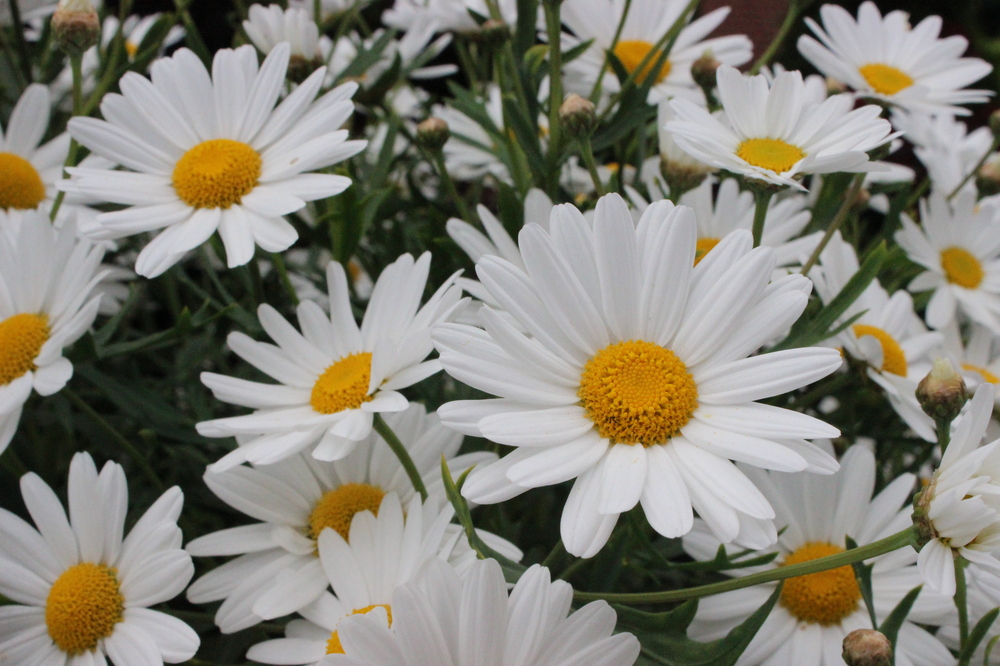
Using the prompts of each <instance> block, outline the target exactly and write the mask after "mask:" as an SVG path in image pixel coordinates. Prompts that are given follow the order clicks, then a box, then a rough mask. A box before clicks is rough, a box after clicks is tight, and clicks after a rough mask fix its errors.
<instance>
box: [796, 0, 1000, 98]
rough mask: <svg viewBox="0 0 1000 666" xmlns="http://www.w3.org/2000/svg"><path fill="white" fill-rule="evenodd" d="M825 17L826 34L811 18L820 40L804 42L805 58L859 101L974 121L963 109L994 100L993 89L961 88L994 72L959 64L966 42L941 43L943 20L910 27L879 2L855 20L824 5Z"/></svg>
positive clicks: (975, 61)
mask: <svg viewBox="0 0 1000 666" xmlns="http://www.w3.org/2000/svg"><path fill="white" fill-rule="evenodd" d="M820 16H821V18H822V19H823V26H822V27H820V26H819V25H818V24H817V23H816V22H815V21H813V20H812V19H809V18H807V19H806V25H808V26H809V29H810V30H812V31H813V33H814V34H815V35H816V36H817V37H819V41H816V40H815V39H813V38H812V37H810V36H809V35H803V36H802V37H800V38H799V44H798V46H799V51H800V52H801V53H802V55H803V56H805V58H806V59H807V60H809V62H811V63H812V64H814V65H815V66H816V68H817V69H819V70H820V71H821V72H823V73H824V74H826V75H827V76H831V77H833V78H834V79H837V80H838V81H842V82H843V83H845V84H847V85H848V86H850V87H851V88H853V89H854V90H856V91H858V93H859V94H860V95H863V96H865V97H873V98H875V99H880V100H883V101H885V102H888V103H890V104H894V105H898V106H901V107H903V108H905V109H911V110H914V111H921V112H923V113H947V114H958V115H968V114H969V111H968V110H967V109H963V108H961V107H960V106H958V105H960V104H969V103H972V102H985V101H986V100H987V99H989V96H990V92H989V91H987V90H963V88H965V86H967V85H969V84H971V83H974V82H975V81H978V80H979V79H981V78H983V77H984V76H986V75H987V74H989V73H990V72H991V71H992V70H993V68H992V67H991V66H990V64H989V63H987V62H986V61H985V60H980V59H979V58H962V57H961V55H962V54H963V53H964V52H965V49H966V47H967V46H968V45H969V42H968V40H966V39H965V37H962V36H959V35H953V36H951V37H946V38H945V39H938V35H939V34H940V32H941V17H940V16H928V17H927V18H925V19H924V20H923V21H921V22H920V23H919V24H917V26H916V27H914V28H911V27H910V20H909V15H908V14H907V13H906V12H903V11H900V10H896V11H893V12H889V13H888V14H886V15H885V16H884V17H883V16H882V14H881V13H879V10H878V7H876V6H875V3H874V2H864V3H862V4H861V6H860V7H859V8H858V18H857V20H855V19H854V17H853V16H851V15H850V13H849V12H848V11H847V10H846V9H844V8H843V7H839V6H837V5H823V6H822V7H821V8H820ZM820 42H822V43H820Z"/></svg>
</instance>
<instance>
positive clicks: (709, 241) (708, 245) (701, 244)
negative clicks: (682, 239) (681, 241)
mask: <svg viewBox="0 0 1000 666" xmlns="http://www.w3.org/2000/svg"><path fill="white" fill-rule="evenodd" d="M720 240H722V239H721V238H699V239H698V242H697V243H696V244H695V246H694V247H695V249H694V265H695V266H697V265H698V264H699V263H701V260H702V259H704V258H705V255H706V254H708V253H709V252H711V251H712V248H714V247H715V246H716V245H718V244H719V241H720Z"/></svg>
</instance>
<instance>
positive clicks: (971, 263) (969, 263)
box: [941, 245, 986, 289]
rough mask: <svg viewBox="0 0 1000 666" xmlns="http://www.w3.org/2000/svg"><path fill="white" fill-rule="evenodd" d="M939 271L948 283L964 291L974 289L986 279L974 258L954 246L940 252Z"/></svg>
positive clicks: (962, 249)
mask: <svg viewBox="0 0 1000 666" xmlns="http://www.w3.org/2000/svg"><path fill="white" fill-rule="evenodd" d="M941 270H943V271H944V277H945V279H946V280H948V282H950V283H952V284H957V285H958V286H959V287H965V288H966V289H975V288H976V287H978V286H979V285H980V283H981V282H982V281H983V278H984V277H986V271H984V270H983V265H982V264H981V263H980V262H979V260H978V259H976V256H975V255H974V254H972V253H971V252H969V251H968V250H966V249H964V248H961V247H955V246H954V245H952V246H951V247H948V248H945V249H944V250H942V251H941Z"/></svg>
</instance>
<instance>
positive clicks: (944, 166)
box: [892, 109, 993, 194]
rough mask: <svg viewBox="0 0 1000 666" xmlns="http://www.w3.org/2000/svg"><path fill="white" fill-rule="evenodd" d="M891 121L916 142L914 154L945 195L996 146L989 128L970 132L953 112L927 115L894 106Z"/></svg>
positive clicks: (972, 181)
mask: <svg viewBox="0 0 1000 666" xmlns="http://www.w3.org/2000/svg"><path fill="white" fill-rule="evenodd" d="M892 124H893V126H894V127H896V128H897V129H899V130H902V131H903V132H905V134H904V135H903V136H904V137H905V138H906V140H907V141H908V142H910V143H911V144H913V153H914V154H915V155H916V156H917V159H919V160H920V163H921V164H923V165H924V168H925V169H927V177H928V178H930V180H931V184H932V185H933V187H934V189H937V190H940V191H941V192H944V193H946V194H951V193H952V192H954V191H955V188H957V187H958V186H959V185H961V184H962V183H963V181H965V180H966V177H967V176H968V175H969V173H971V172H972V171H973V170H974V169H975V168H976V166H977V165H978V164H979V161H980V160H981V159H982V158H983V156H984V155H986V153H987V152H989V151H990V149H991V148H992V146H993V133H992V132H991V131H990V128H989V127H979V128H976V129H974V130H972V131H971V132H970V131H969V128H968V127H967V126H966V124H965V123H963V122H961V121H959V120H956V119H955V117H954V116H950V115H935V116H928V115H926V114H923V113H906V112H903V111H900V110H898V109H895V110H893V113H892ZM963 187H965V188H968V189H974V188H975V178H969V179H968V182H967V183H966V184H965V185H964V186H963Z"/></svg>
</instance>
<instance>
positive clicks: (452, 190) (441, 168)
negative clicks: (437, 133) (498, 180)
mask: <svg viewBox="0 0 1000 666" xmlns="http://www.w3.org/2000/svg"><path fill="white" fill-rule="evenodd" d="M431 161H432V162H433V163H434V166H435V167H436V168H437V171H438V175H439V176H441V183H442V184H443V185H444V189H445V191H446V192H447V193H448V196H449V197H450V198H451V200H452V202H453V203H454V204H455V208H457V209H458V214H459V215H461V216H462V219H463V220H465V221H467V222H471V221H472V220H474V219H475V218H474V217H472V211H471V210H469V205H468V204H467V203H465V199H463V198H462V196H461V195H460V194H459V193H458V188H457V187H455V181H453V180H452V179H451V174H449V173H448V167H447V166H446V165H445V162H444V153H443V152H442V151H440V150H436V151H434V152H432V153H431Z"/></svg>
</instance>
